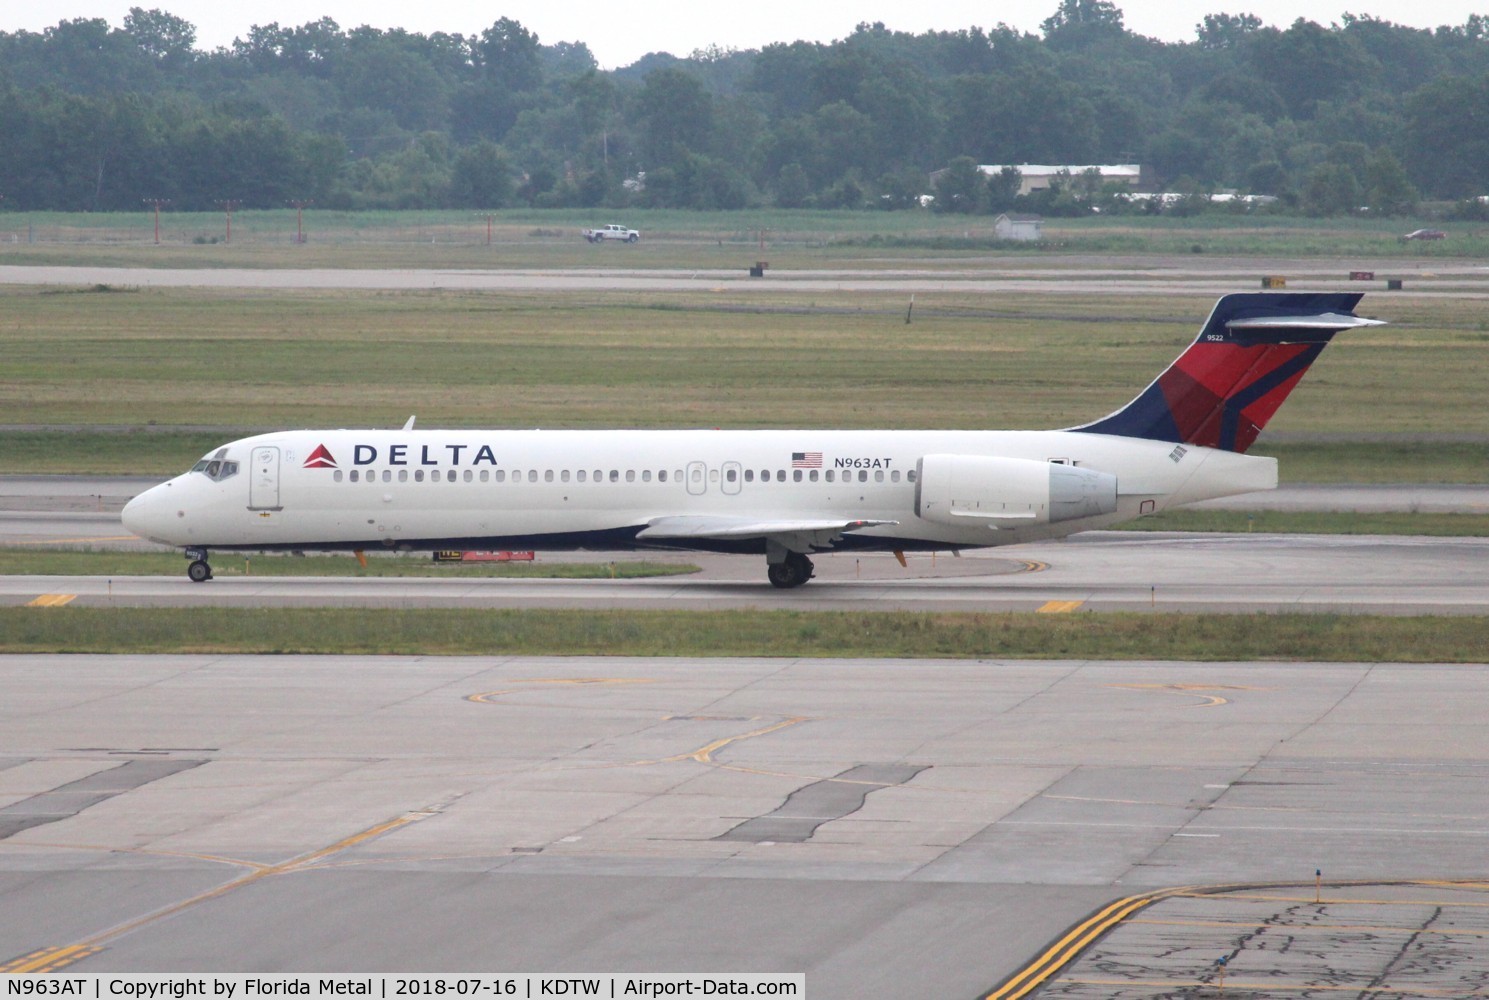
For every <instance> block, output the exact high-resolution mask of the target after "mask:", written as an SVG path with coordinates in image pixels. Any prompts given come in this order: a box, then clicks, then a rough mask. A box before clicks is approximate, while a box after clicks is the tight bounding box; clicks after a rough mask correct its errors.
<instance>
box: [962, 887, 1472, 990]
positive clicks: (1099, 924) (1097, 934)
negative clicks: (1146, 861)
mask: <svg viewBox="0 0 1489 1000" xmlns="http://www.w3.org/2000/svg"><path fill="white" fill-rule="evenodd" d="M1378 884H1379V883H1376V882H1350V881H1344V882H1335V883H1332V884H1331V888H1335V889H1348V888H1351V887H1354V886H1360V887H1364V886H1373V885H1378ZM1401 884H1410V885H1416V886H1428V885H1441V886H1443V887H1445V888H1462V889H1470V890H1474V889H1479V888H1481V887H1483V886H1484V885H1485V883H1483V882H1482V881H1480V880H1478V879H1465V880H1464V881H1462V882H1455V881H1451V880H1433V881H1418V880H1412V881H1410V882H1408V883H1401ZM1277 888H1287V886H1281V885H1277V884H1276V883H1273V884H1271V885H1245V884H1237V885H1225V884H1222V885H1215V886H1197V885H1189V886H1179V887H1176V888H1172V889H1158V890H1155V891H1153V892H1149V893H1144V894H1142V895H1138V896H1128V897H1126V898H1124V899H1119V900H1117V901H1116V902H1113V903H1109V904H1107V906H1106V907H1104V908H1103V909H1101V910H1098V911H1097V912H1096V913H1094V914H1092V915H1091V916H1090V917H1087V918H1086V919H1085V920H1083V921H1081V922H1080V923H1079V924H1076V925H1075V926H1074V927H1072V928H1071V929H1070V930H1068V931H1066V933H1065V935H1064V936H1063V937H1061V938H1060V939H1059V940H1057V941H1056V942H1055V943H1054V944H1052V945H1050V946H1049V947H1048V948H1047V949H1045V951H1044V953H1043V954H1041V955H1040V956H1039V957H1037V958H1036V959H1034V961H1032V962H1030V963H1029V964H1028V965H1026V966H1025V967H1024V968H1023V969H1021V970H1019V971H1018V972H1017V973H1015V974H1014V975H1013V976H1011V977H1010V978H1008V979H1007V980H1005V981H1004V982H1003V983H1002V984H1001V985H1000V986H998V987H997V988H996V989H994V990H993V991H992V992H991V993H987V994H985V995H984V997H983V1000H1018V998H1020V997H1024V996H1027V995H1028V994H1029V993H1031V992H1033V991H1034V990H1036V989H1038V988H1039V987H1040V986H1042V985H1043V984H1044V983H1046V982H1047V981H1048V980H1050V979H1051V978H1052V977H1054V975H1055V974H1056V973H1058V972H1059V971H1060V970H1061V969H1063V968H1065V967H1066V966H1067V965H1069V964H1070V963H1071V962H1072V961H1073V960H1074V959H1075V958H1076V957H1077V956H1079V955H1080V953H1081V952H1082V951H1084V950H1085V949H1086V948H1088V947H1089V946H1090V945H1092V944H1094V943H1095V942H1096V941H1097V940H1099V939H1100V938H1101V937H1102V936H1103V935H1105V934H1107V933H1108V932H1109V931H1111V930H1112V929H1113V928H1115V927H1117V926H1118V925H1119V924H1121V923H1124V922H1125V921H1126V920H1127V919H1128V918H1129V917H1131V916H1132V915H1133V914H1135V913H1138V912H1139V911H1141V910H1143V909H1146V908H1147V907H1149V906H1152V905H1153V904H1154V903H1160V902H1163V901H1164V900H1167V899H1214V898H1215V897H1217V896H1224V898H1225V900H1226V902H1227V903H1238V902H1245V901H1249V900H1258V901H1263V900H1265V901H1270V902H1292V903H1313V902H1314V900H1313V899H1303V898H1300V897H1293V896H1279V895H1259V894H1257V892H1258V890H1266V889H1277ZM1331 904H1344V905H1351V904H1373V905H1381V906H1423V905H1436V906H1475V907H1476V906H1485V905H1489V904H1484V903H1458V902H1453V901H1435V900H1427V901H1423V900H1391V899H1371V900H1364V899H1347V898H1340V899H1332V900H1324V905H1331ZM1153 922H1155V923H1156V922H1158V921H1153ZM1070 982H1072V983H1086V984H1090V985H1118V984H1119V983H1120V984H1123V985H1161V986H1166V987H1173V986H1194V985H1196V983H1195V982H1194V981H1190V982H1181V981H1175V982H1173V983H1150V984H1143V983H1139V982H1137V981H1136V980H1121V981H1119V980H1111V981H1105V980H1103V981H1097V980H1076V979H1072V980H1070ZM1199 985H1208V984H1199ZM1232 985H1233V986H1239V987H1243V988H1248V989H1263V988H1265V989H1271V990H1277V989H1296V990H1297V991H1298V992H1305V991H1306V990H1308V989H1319V990H1323V989H1331V988H1333V989H1347V988H1346V987H1325V986H1317V985H1310V986H1307V987H1303V986H1298V987H1288V986H1278V985H1276V984H1272V983H1267V984H1265V986H1262V985H1257V984H1250V985H1247V984H1243V983H1232ZM1348 988H1352V989H1355V990H1356V991H1359V992H1371V993H1376V992H1379V993H1401V992H1402V990H1401V989H1400V988H1399V987H1397V988H1395V989H1391V988H1388V987H1381V988H1378V989H1377V988H1374V987H1370V988H1363V987H1360V986H1354V987H1348ZM1411 992H1412V994H1413V995H1418V994H1420V995H1422V996H1428V995H1432V996H1439V995H1440V996H1465V997H1467V996H1475V997H1477V996H1489V993H1482V992H1480V993H1448V992H1443V993H1435V992H1433V991H1432V990H1416V989H1413V990H1412V991H1411Z"/></svg>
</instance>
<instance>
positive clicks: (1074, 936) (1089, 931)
mask: <svg viewBox="0 0 1489 1000" xmlns="http://www.w3.org/2000/svg"><path fill="white" fill-rule="evenodd" d="M1182 891H1185V890H1182V889H1160V890H1158V891H1157V892H1149V893H1144V894H1142V895H1140V896H1128V897H1126V898H1125V899H1119V900H1117V901H1116V902H1114V903H1110V904H1108V905H1107V906H1106V908H1105V909H1102V910H1099V911H1098V912H1097V913H1095V914H1094V915H1092V916H1091V917H1088V918H1087V919H1086V920H1084V921H1082V922H1081V923H1079V924H1077V925H1076V926H1075V927H1073V928H1071V929H1070V930H1069V931H1068V932H1066V934H1065V936H1064V937H1062V938H1060V939H1059V940H1058V941H1056V942H1055V943H1054V944H1052V945H1050V946H1049V948H1047V949H1045V952H1044V954H1042V955H1040V956H1039V957H1038V958H1036V959H1035V960H1034V961H1033V962H1030V963H1029V964H1028V965H1027V966H1025V967H1024V969H1023V971H1021V972H1019V973H1017V974H1016V975H1014V976H1013V978H1011V979H1009V980H1008V981H1007V982H1005V983H1004V984H1003V985H1002V986H1000V987H998V988H997V989H995V990H993V992H991V993H989V994H987V995H986V997H985V998H984V1000H1017V998H1018V997H1023V996H1027V995H1028V994H1029V993H1030V992H1032V991H1033V990H1035V989H1036V988H1038V987H1039V986H1040V985H1041V984H1043V983H1044V982H1045V980H1047V979H1049V978H1050V977H1051V976H1053V975H1054V974H1055V973H1057V972H1059V971H1060V970H1061V969H1063V968H1064V967H1065V966H1066V965H1067V964H1068V963H1069V962H1070V961H1071V959H1073V958H1075V957H1076V956H1077V955H1079V954H1080V953H1081V952H1082V951H1084V950H1085V949H1086V947H1087V946H1088V945H1090V944H1091V943H1092V942H1094V941H1096V940H1097V939H1098V938H1100V937H1101V936H1102V935H1103V934H1105V933H1106V932H1107V931H1109V930H1111V929H1112V928H1113V927H1115V926H1117V925H1118V924H1120V923H1121V922H1122V921H1124V920H1126V919H1127V918H1128V917H1130V916H1131V915H1132V914H1134V913H1136V912H1138V911H1139V910H1141V909H1144V908H1145V907H1148V906H1151V905H1152V904H1154V903H1156V902H1158V901H1159V900H1162V899H1167V898H1168V897H1169V896H1173V895H1177V894H1178V893H1180V892H1182Z"/></svg>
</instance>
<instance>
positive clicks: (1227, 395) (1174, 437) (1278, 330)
mask: <svg viewBox="0 0 1489 1000" xmlns="http://www.w3.org/2000/svg"><path fill="white" fill-rule="evenodd" d="M1361 297H1362V296H1361V294H1360V293H1355V292H1318V293H1312V292H1250V293H1241V294H1236V295H1227V296H1225V297H1224V298H1222V299H1221V300H1220V301H1219V302H1217V303H1215V309H1214V311H1213V312H1211V313H1210V318H1209V320H1208V321H1206V323H1205V326H1204V329H1202V330H1201V331H1200V335H1199V337H1198V338H1197V339H1196V340H1195V341H1194V343H1192V344H1190V345H1189V348H1188V349H1187V350H1186V351H1185V352H1184V353H1183V354H1181V355H1179V357H1178V359H1177V360H1176V361H1174V363H1173V364H1171V365H1169V367H1168V370H1167V371H1165V372H1164V373H1163V374H1162V375H1159V376H1158V378H1156V379H1154V380H1153V384H1152V385H1150V386H1148V387H1147V388H1146V389H1144V390H1143V391H1142V393H1141V394H1140V395H1139V396H1138V397H1137V398H1136V399H1134V400H1133V401H1132V402H1130V403H1128V404H1127V405H1126V406H1124V407H1122V409H1120V410H1118V411H1117V412H1116V413H1113V414H1112V415H1111V416H1108V417H1103V418H1102V419H1100V420H1097V421H1095V422H1094V423H1089V424H1085V425H1084V426H1081V427H1073V428H1071V430H1076V431H1088V432H1091V433H1094V434H1113V435H1118V436H1120V437H1134V438H1148V439H1150V440H1153V441H1172V442H1174V443H1175V444H1193V445H1202V446H1204V447H1207V448H1221V449H1224V450H1226V451H1234V452H1245V451H1246V449H1248V448H1250V447H1251V445H1252V443H1253V442H1254V441H1256V437H1257V435H1258V434H1260V433H1261V430H1262V428H1263V427H1265V426H1266V425H1267V421H1268V420H1270V419H1271V418H1272V414H1274V413H1276V412H1277V408H1278V407H1280V406H1281V405H1282V401H1283V400H1285V399H1287V395H1288V393H1290V392H1292V391H1293V387H1294V386H1296V385H1297V384H1298V382H1299V381H1300V380H1301V379H1302V378H1303V373H1304V372H1306V371H1307V370H1308V366H1309V365H1311V364H1313V361H1314V359H1315V358H1317V357H1318V356H1319V354H1320V353H1322V352H1323V349H1324V348H1325V347H1326V346H1328V343H1329V341H1330V340H1332V339H1333V337H1334V334H1336V333H1338V332H1339V331H1340V330H1350V329H1354V328H1355V327H1361V326H1378V325H1380V322H1381V321H1380V320H1373V319H1364V318H1361V317H1359V316H1356V315H1355V314H1354V308H1355V306H1356V305H1357V304H1358V303H1359V301H1360V299H1361Z"/></svg>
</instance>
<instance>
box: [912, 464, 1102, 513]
mask: <svg viewBox="0 0 1489 1000" xmlns="http://www.w3.org/2000/svg"><path fill="white" fill-rule="evenodd" d="M1116 509H1117V477H1116V476H1113V475H1111V474H1110V473H1106V472H1097V471H1096V470H1095V469H1083V468H1080V467H1079V466H1074V465H1061V464H1058V463H1055V462H1038V461H1033V460H1030V459H1027V458H987V457H984V456H982V455H926V456H925V457H924V458H922V459H921V460H920V461H919V462H918V463H917V464H916V475H915V512H916V513H917V514H919V515H920V516H921V517H923V518H925V519H926V520H928V521H937V522H940V523H941V524H958V525H964V524H968V523H969V522H972V523H975V522H977V521H982V522H984V523H986V524H987V525H988V526H989V527H994V528H1018V527H1023V526H1025V525H1031V524H1048V523H1050V522H1052V521H1069V520H1072V519H1074V518H1077V517H1095V516H1097V515H1099V514H1110V513H1112V512H1113V511H1115V510H1116Z"/></svg>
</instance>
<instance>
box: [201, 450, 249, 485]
mask: <svg viewBox="0 0 1489 1000" xmlns="http://www.w3.org/2000/svg"><path fill="white" fill-rule="evenodd" d="M218 454H219V455H221V454H222V453H221V452H218ZM191 471H192V472H200V473H202V474H203V475H205V476H206V477H207V478H208V479H210V480H212V481H213V482H214V483H220V482H222V481H223V480H224V479H229V478H231V477H233V476H236V475H237V474H238V463H237V462H227V461H224V460H222V459H221V458H204V459H202V460H201V461H200V462H198V463H196V464H195V465H193V466H192V467H191Z"/></svg>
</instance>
